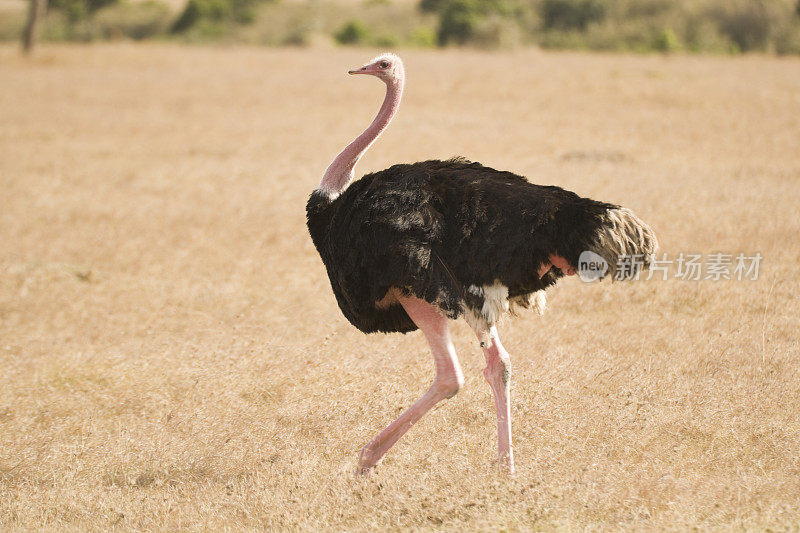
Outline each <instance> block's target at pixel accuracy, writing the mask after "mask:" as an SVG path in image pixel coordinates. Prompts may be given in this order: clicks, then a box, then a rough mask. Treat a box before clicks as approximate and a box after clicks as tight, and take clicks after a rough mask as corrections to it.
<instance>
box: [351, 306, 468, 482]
mask: <svg viewBox="0 0 800 533" xmlns="http://www.w3.org/2000/svg"><path fill="white" fill-rule="evenodd" d="M397 300H398V301H399V302H400V304H401V305H402V306H403V308H404V309H405V310H406V313H408V316H409V317H410V318H411V320H413V321H414V324H416V325H417V327H418V328H419V329H420V330H421V331H422V333H423V334H424V335H425V339H426V340H427V341H428V344H429V345H430V347H431V352H433V360H434V363H435V365H436V377H435V378H434V380H433V384H431V386H430V388H428V390H427V391H426V392H425V394H424V395H423V396H422V398H420V399H419V400H417V401H416V402H415V403H414V405H412V406H411V407H409V408H408V410H406V411H405V412H404V413H403V414H401V415H400V417H399V418H398V419H397V420H395V421H394V422H392V423H391V424H389V426H388V427H387V428H386V429H384V430H383V431H381V433H380V434H379V435H378V436H377V437H375V438H374V439H372V441H371V442H370V443H369V444H367V445H366V446H364V448H363V449H362V450H361V457H360V458H359V461H358V466H359V468H360V470H361V472H362V473H367V472H369V470H370V469H371V468H372V467H373V466H375V465H376V464H378V463H379V462H380V460H381V459H383V456H384V455H386V452H388V451H389V448H391V447H392V446H393V445H394V443H395V442H397V441H398V440H399V439H400V437H402V436H403V435H404V434H405V433H406V431H408V430H409V429H410V428H411V426H412V425H414V424H415V423H416V422H417V420H419V419H420V418H422V416H423V415H424V414H425V413H427V412H428V411H429V410H430V409H431V408H432V407H433V406H434V405H436V404H437V403H438V402H439V401H440V400H443V399H444V398H450V397H451V396H454V395H455V394H456V393H457V392H458V389H459V388H460V387H461V385H463V384H464V375H463V374H462V372H461V367H460V366H459V364H458V359H457V358H456V351H455V348H454V347H453V343H452V341H451V340H450V333H449V330H448V326H447V317H445V316H444V315H443V314H442V312H441V311H440V310H439V308H438V307H436V306H435V305H431V304H429V303H428V302H426V301H424V300H420V299H418V298H414V297H406V296H400V295H398V296H397Z"/></svg>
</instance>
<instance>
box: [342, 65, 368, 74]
mask: <svg viewBox="0 0 800 533" xmlns="http://www.w3.org/2000/svg"><path fill="white" fill-rule="evenodd" d="M347 73H348V74H373V73H374V71H372V70H369V65H364V66H363V67H361V68H354V69H353V70H348V71H347Z"/></svg>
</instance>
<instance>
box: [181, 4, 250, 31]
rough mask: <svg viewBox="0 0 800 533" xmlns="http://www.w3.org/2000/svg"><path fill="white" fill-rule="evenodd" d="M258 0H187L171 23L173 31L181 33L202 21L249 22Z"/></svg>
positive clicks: (213, 22)
mask: <svg viewBox="0 0 800 533" xmlns="http://www.w3.org/2000/svg"><path fill="white" fill-rule="evenodd" d="M257 2H258V0H189V2H188V3H187V4H186V7H185V8H184V10H183V12H182V13H181V14H180V16H179V17H178V19H177V20H176V21H175V23H174V24H173V25H172V32H173V33H183V32H185V31H187V30H189V29H190V28H193V27H194V26H196V25H197V24H199V23H200V22H202V21H207V22H209V23H211V24H220V23H223V22H234V23H236V24H249V23H251V22H253V21H254V20H255V12H254V8H255V5H256V3H257Z"/></svg>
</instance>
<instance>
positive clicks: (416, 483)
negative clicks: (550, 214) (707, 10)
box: [0, 45, 800, 529]
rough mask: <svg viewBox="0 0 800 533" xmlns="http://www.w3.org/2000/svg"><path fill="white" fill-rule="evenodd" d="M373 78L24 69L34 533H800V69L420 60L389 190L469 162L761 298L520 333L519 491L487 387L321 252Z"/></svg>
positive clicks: (134, 51) (8, 206)
mask: <svg viewBox="0 0 800 533" xmlns="http://www.w3.org/2000/svg"><path fill="white" fill-rule="evenodd" d="M372 53H373V52H371V51H363V50H335V51H317V50H265V49H250V48H224V49H213V48H183V47H177V46H158V45H146V46H131V45H113V46H107V45H103V46H91V47H71V46H55V47H49V46H43V47H42V48H41V49H40V51H39V53H38V54H37V56H36V57H35V58H34V59H33V60H32V61H23V60H21V59H19V58H18V57H17V50H16V48H15V47H6V48H0V80H2V85H3V90H2V91H0V116H2V120H1V121H0V369H1V370H2V372H0V495H2V496H1V497H0V525H2V527H3V528H11V529H15V528H22V529H28V528H40V527H46V528H53V529H61V528H65V527H69V528H74V529H84V528H90V529H108V528H110V527H112V526H115V527H122V528H125V529H156V528H164V529H174V528H187V529H218V528H222V527H230V528H234V529H241V528H263V527H286V528H293V529H317V528H333V529H371V528H376V527H377V528H386V527H393V528H394V527H403V528H405V527H410V528H422V529H427V528H441V529H462V528H464V527H469V528H479V529H498V528H504V529H529V528H538V529H552V528H563V529H573V528H584V527H588V528H593V529H594V528H603V529H605V528H625V529H640V528H659V529H660V528H670V529H684V528H688V527H694V526H696V527H701V528H716V527H736V528H768V527H769V528H787V527H796V526H797V524H798V516H799V515H800V503H798V499H797V497H796V495H797V494H798V493H800V459H798V454H797V450H798V448H800V422H798V418H800V417H798V414H799V412H800V393H799V392H798V383H800V379H799V377H800V376H798V364H799V363H800V350H798V341H797V332H798V326H800V320H799V319H798V316H799V315H800V313H798V311H800V304H799V303H798V293H799V292H800V291H798V288H800V286H799V284H798V280H797V270H798V267H797V265H798V259H800V257H798V256H800V245H798V241H797V234H798V231H800V216H798V211H797V209H798V203H799V202H800V193H798V186H799V185H800V149H798V148H799V146H800V145H799V144H798V140H800V61H798V60H796V59H775V58H766V57H743V58H703V57H667V58H663V57H644V56H642V57H636V56H606V55H584V54H574V53H559V54H543V53H538V52H534V51H527V52H514V53H502V54H485V53H479V52H467V51H463V52H462V51H437V52H422V51H416V52H406V53H404V54H403V55H404V58H405V60H406V64H407V70H408V77H409V79H408V87H407V93H406V97H405V101H404V103H403V106H402V107H401V110H400V114H399V115H398V117H397V119H396V121H395V122H394V123H393V124H392V126H391V127H390V129H389V130H388V132H387V133H386V134H385V136H384V137H383V138H382V139H381V140H380V141H379V142H378V144H376V145H375V146H374V148H373V149H372V150H371V152H370V153H369V154H368V155H367V156H366V157H365V159H364V160H363V162H362V164H361V165H360V168H359V169H358V170H359V171H360V172H367V171H369V170H376V169H379V168H383V167H385V166H388V165H389V164H391V163H394V162H402V161H414V160H420V159H425V158H430V157H448V156H451V155H454V154H463V155H466V156H468V157H470V158H473V159H475V160H479V161H482V162H483V163H485V164H489V165H492V166H496V167H498V168H506V169H510V170H514V171H516V172H519V173H521V174H524V175H527V176H528V177H529V178H530V179H531V180H533V181H536V182H539V183H554V184H559V185H562V186H564V187H567V188H570V189H573V190H575V191H577V192H578V193H580V194H583V195H586V196H590V197H595V198H597V199H602V200H609V201H614V202H619V203H622V204H624V205H626V206H628V207H631V208H632V209H634V210H635V211H636V212H637V213H639V214H640V215H641V216H642V217H643V218H644V219H645V220H647V221H648V222H650V223H652V225H653V227H654V228H655V229H656V231H657V233H658V235H659V238H660V241H661V244H662V250H663V251H665V252H667V253H669V254H670V256H671V257H674V256H676V255H677V254H678V253H680V252H696V253H703V254H708V253H712V252H717V251H724V252H731V253H738V252H745V253H754V252H761V253H762V254H763V255H764V262H763V264H762V270H761V276H760V278H759V280H758V281H752V282H744V281H742V282H738V281H728V282H710V281H706V282H682V281H679V280H670V281H666V282H665V281H654V280H651V281H649V282H645V281H642V282H638V283H629V284H613V285H612V284H610V283H608V284H603V285H600V286H586V285H583V284H581V283H580V282H578V281H577V280H575V279H570V280H566V281H565V282H563V283H561V284H560V285H559V286H558V287H557V288H555V289H553V290H551V291H550V301H549V309H548V313H547V314H546V315H545V316H544V317H543V318H538V317H536V316H533V315H532V314H525V315H522V316H521V317H519V318H517V319H514V320H510V321H508V323H507V324H505V325H504V327H503V328H502V332H501V334H502V335H503V338H504V343H505V345H506V347H507V348H508V350H509V352H510V353H511V354H512V357H513V364H514V375H513V382H512V383H513V389H512V394H513V413H512V415H513V425H514V431H515V441H516V442H515V444H516V446H515V447H516V456H517V466H518V474H517V475H516V477H514V478H513V479H504V478H503V477H502V476H500V475H498V473H497V472H496V469H495V467H494V465H493V459H494V456H495V433H494V432H495V427H494V414H493V411H492V400H491V395H490V392H489V388H488V386H487V385H486V384H485V383H484V382H483V379H482V377H481V373H480V371H481V369H482V367H483V361H482V360H481V359H482V357H481V355H480V350H479V349H478V347H477V346H476V345H475V343H474V342H473V341H472V336H471V335H470V334H469V332H468V331H467V328H466V327H465V326H464V325H462V324H457V325H456V326H455V333H456V348H457V349H458V351H459V354H460V356H461V361H462V364H463V366H464V370H465V374H466V376H467V378H466V379H467V382H466V386H465V387H464V389H463V390H462V392H461V393H459V395H458V396H456V397H455V398H454V399H452V400H449V401H447V402H444V403H443V404H442V405H441V406H440V407H439V408H438V409H436V410H435V411H434V412H432V413H431V414H429V415H428V416H427V417H425V418H424V419H423V420H422V421H421V422H420V423H419V424H418V426H417V427H415V428H413V430H412V431H411V432H410V433H409V435H408V436H407V437H406V438H405V439H404V440H402V441H401V442H400V443H399V444H398V445H397V446H396V447H395V448H394V449H393V450H392V451H391V452H390V454H389V456H388V457H387V459H386V460H385V462H384V464H383V465H381V466H380V467H379V468H378V469H377V471H376V472H375V473H374V475H372V476H371V477H369V478H366V479H363V478H360V477H358V476H356V475H355V473H354V471H355V461H356V458H357V453H358V450H359V449H360V447H361V446H362V445H363V444H364V443H366V442H367V441H368V440H369V439H370V438H371V437H372V436H373V435H374V433H375V432H377V431H378V430H380V429H381V428H382V427H383V426H385V425H386V424H387V423H388V422H389V421H390V420H391V419H393V418H394V417H395V416H396V415H397V414H398V413H399V412H400V411H401V410H402V409H404V408H405V407H407V406H408V405H409V404H410V403H411V402H413V401H414V399H416V397H418V396H419V395H420V394H421V393H422V391H423V390H424V388H425V387H426V386H427V383H428V382H429V380H430V379H431V376H432V365H431V362H430V356H429V354H428V351H427V349H426V347H425V343H424V341H423V339H422V338H420V335H418V334H409V335H405V336H403V335H389V336H382V335H374V336H364V335H362V334H360V333H359V332H357V331H355V330H354V328H352V327H351V326H350V325H349V324H348V323H347V322H346V321H345V319H344V318H343V317H342V316H341V314H340V313H339V311H338V308H337V307H336V304H335V301H334V298H333V296H332V294H331V292H330V289H329V285H328V281H327V278H326V276H325V272H324V269H323V266H322V264H321V262H320V261H319V259H318V257H317V255H316V253H315V251H314V249H313V246H312V244H311V242H310V239H309V238H308V236H307V234H306V230H305V226H304V205H305V200H306V197H307V195H308V193H309V192H310V190H311V189H312V188H313V187H314V186H316V184H317V183H318V181H319V177H320V176H321V173H322V172H323V171H324V169H325V167H326V165H327V163H328V162H329V161H330V159H331V158H332V157H333V156H334V155H335V154H336V153H337V152H338V150H339V149H340V148H341V147H342V146H343V145H344V144H345V143H346V142H348V141H349V140H350V139H351V138H352V137H353V136H355V135H356V134H357V133H358V132H359V131H360V130H361V129H362V128H363V127H364V126H365V125H366V124H367V123H368V121H369V120H370V119H371V118H372V116H373V114H374V112H375V111H376V109H377V106H378V104H379V102H380V99H381V97H382V87H381V86H380V85H379V84H378V83H377V82H375V81H374V80H366V79H352V78H349V77H347V76H346V75H345V71H346V70H347V68H349V67H352V66H356V65H359V64H361V63H362V62H363V61H364V60H366V59H368V58H369V57H370V55H371V54H372Z"/></svg>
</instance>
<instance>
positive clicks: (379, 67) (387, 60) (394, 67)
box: [348, 54, 405, 84]
mask: <svg viewBox="0 0 800 533" xmlns="http://www.w3.org/2000/svg"><path fill="white" fill-rule="evenodd" d="M348 74H371V75H373V76H375V77H377V78H379V79H380V80H382V81H383V82H384V83H386V84H391V83H397V82H398V81H402V79H403V77H404V76H405V70H404V69H403V62H402V61H401V60H400V58H399V57H397V56H396V55H394V54H381V55H379V56H378V57H376V58H375V59H373V60H372V61H370V62H369V63H367V64H366V65H364V66H363V67H360V68H356V69H353V70H350V71H348Z"/></svg>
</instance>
